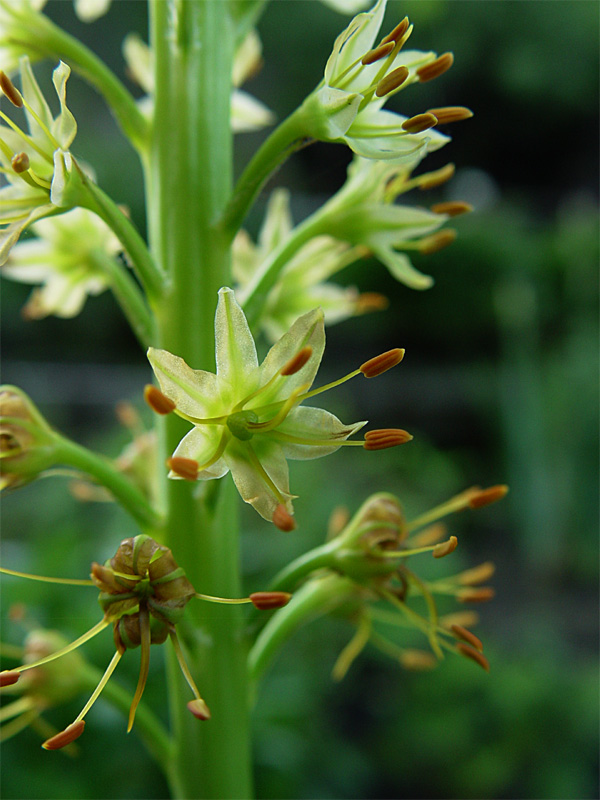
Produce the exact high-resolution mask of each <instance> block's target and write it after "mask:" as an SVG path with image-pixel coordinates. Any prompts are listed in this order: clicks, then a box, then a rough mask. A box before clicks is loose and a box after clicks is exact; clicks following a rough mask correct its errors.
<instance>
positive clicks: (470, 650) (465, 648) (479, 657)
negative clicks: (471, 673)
mask: <svg viewBox="0 0 600 800" xmlns="http://www.w3.org/2000/svg"><path fill="white" fill-rule="evenodd" d="M456 649H457V650H458V652H459V653H460V654H461V655H463V656H465V657H466V658H470V659H471V661H474V662H475V663H476V664H479V666H480V667H483V669H484V670H485V671H486V672H489V671H490V662H489V661H488V660H487V658H486V657H485V656H484V655H483V654H482V653H480V652H479V650H476V649H475V648H474V647H471V646H470V645H468V644H462V642H459V643H458V644H457V645H456Z"/></svg>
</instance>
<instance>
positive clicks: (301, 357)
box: [279, 344, 313, 376]
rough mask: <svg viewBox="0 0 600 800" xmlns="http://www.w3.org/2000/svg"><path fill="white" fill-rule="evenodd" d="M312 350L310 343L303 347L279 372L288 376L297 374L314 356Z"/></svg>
mask: <svg viewBox="0 0 600 800" xmlns="http://www.w3.org/2000/svg"><path fill="white" fill-rule="evenodd" d="M312 352H313V349H312V347H311V346H310V345H309V344H307V345H306V347H303V348H302V349H301V350H298V352H297V353H296V355H295V356H293V357H292V358H290V360H289V361H288V362H287V363H286V364H285V365H284V366H283V367H282V369H281V370H280V371H279V374H280V375H283V376H288V375H295V374H296V373H297V372H300V370H301V369H302V367H303V366H304V365H305V364H306V363H307V362H308V360H309V358H310V357H311V356H312Z"/></svg>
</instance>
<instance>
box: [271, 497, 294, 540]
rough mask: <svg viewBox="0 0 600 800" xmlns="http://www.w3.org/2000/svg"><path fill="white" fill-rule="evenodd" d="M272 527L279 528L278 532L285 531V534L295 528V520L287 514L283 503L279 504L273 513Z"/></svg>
mask: <svg viewBox="0 0 600 800" xmlns="http://www.w3.org/2000/svg"><path fill="white" fill-rule="evenodd" d="M273 525H275V527H276V528H279V530H280V531H285V532H286V533H289V532H290V531H293V530H294V529H295V527H296V520H295V519H294V518H293V517H292V515H291V514H290V513H289V512H288V510H287V508H286V507H285V506H284V505H283V503H280V504H279V505H278V506H277V508H276V509H275V511H274V512H273Z"/></svg>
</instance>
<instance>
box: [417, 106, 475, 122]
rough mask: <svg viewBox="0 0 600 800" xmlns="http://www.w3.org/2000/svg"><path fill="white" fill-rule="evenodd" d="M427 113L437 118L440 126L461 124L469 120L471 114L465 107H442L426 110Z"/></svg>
mask: <svg viewBox="0 0 600 800" xmlns="http://www.w3.org/2000/svg"><path fill="white" fill-rule="evenodd" d="M427 111H428V112H429V113H430V114H433V115H434V116H436V117H437V120H438V123H439V124H440V125H448V124H449V123H450V122H462V120H465V119H470V118H471V117H472V116H473V112H472V111H471V109H470V108H465V106H443V107H442V108H428V109H427Z"/></svg>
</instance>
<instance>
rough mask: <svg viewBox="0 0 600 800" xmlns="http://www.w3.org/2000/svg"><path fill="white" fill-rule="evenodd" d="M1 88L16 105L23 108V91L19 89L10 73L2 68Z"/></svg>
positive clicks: (0, 75)
mask: <svg viewBox="0 0 600 800" xmlns="http://www.w3.org/2000/svg"><path fill="white" fill-rule="evenodd" d="M0 89H2V91H3V92H4V94H5V95H6V97H7V98H8V99H9V100H10V102H11V103H12V104H13V106H16V107H17V108H23V98H22V97H21V92H20V91H19V90H18V89H17V87H16V86H15V85H14V83H13V82H12V81H11V79H10V78H9V77H8V75H7V74H6V73H5V72H2V70H0Z"/></svg>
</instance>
